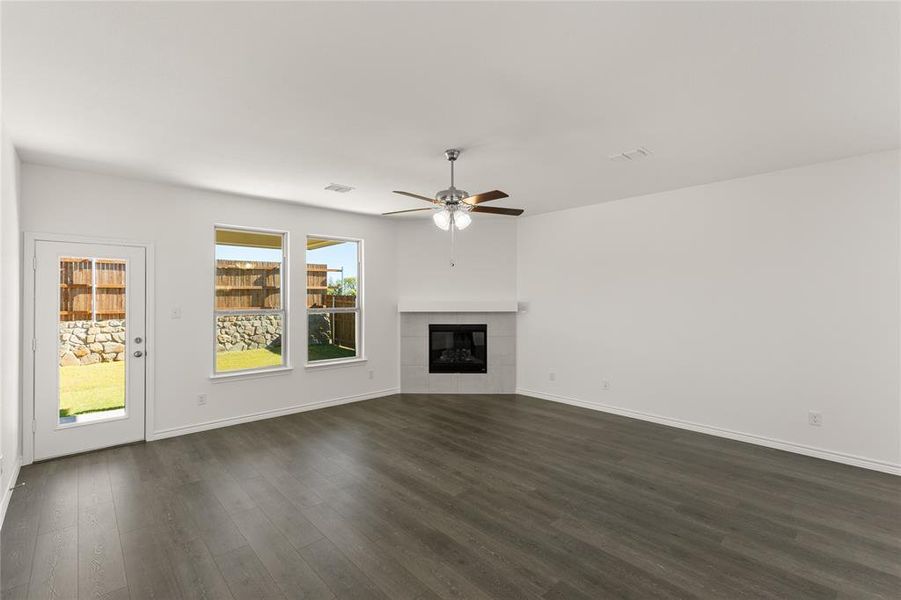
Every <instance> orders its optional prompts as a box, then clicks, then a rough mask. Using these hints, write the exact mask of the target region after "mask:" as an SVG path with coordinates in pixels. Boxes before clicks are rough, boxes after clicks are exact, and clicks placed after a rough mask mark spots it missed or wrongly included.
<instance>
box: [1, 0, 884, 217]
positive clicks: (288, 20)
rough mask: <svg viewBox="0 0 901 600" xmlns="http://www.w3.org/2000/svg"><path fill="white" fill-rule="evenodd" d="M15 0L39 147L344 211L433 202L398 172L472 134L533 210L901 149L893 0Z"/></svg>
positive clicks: (422, 180)
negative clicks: (618, 156)
mask: <svg viewBox="0 0 901 600" xmlns="http://www.w3.org/2000/svg"><path fill="white" fill-rule="evenodd" d="M2 11H3V15H2V36H3V37H2V43H3V48H2V60H3V63H2V71H3V72H2V76H3V80H2V83H3V96H4V97H3V110H4V114H3V119H4V122H5V126H6V127H7V128H8V131H9V132H10V134H11V136H12V139H13V141H14V143H15V144H16V145H17V146H18V147H19V148H20V152H21V154H22V156H23V158H24V159H25V160H31V161H35V162H44V163H48V162H49V163H53V164H61V165H63V166H78V167H87V168H89V169H94V170H103V171H110V172H114V173H124V174H130V175H135V176H139V177H146V178H153V179H159V180H164V181H171V182H175V183H181V184H187V185H192V186H198V187H202V188H210V189H216V190H225V191H229V192H236V193H241V194H250V195H255V196H262V197H271V198H279V199H285V200H294V201H298V202H303V203H307V204H313V205H319V206H326V207H330V208H337V209H341V210H353V211H360V212H370V213H378V212H382V211H387V210H399V209H403V208H419V206H420V205H419V204H417V201H416V200H412V199H405V198H403V197H400V196H395V195H393V194H391V190H394V189H403V190H409V191H412V192H417V193H420V194H424V195H432V194H434V192H435V191H437V190H438V189H441V188H443V187H446V186H447V183H448V173H447V166H446V163H445V162H444V158H443V154H442V153H443V150H444V149H445V148H447V147H451V146H459V147H462V148H463V149H464V153H463V155H462V156H461V158H460V161H459V162H458V163H457V184H458V187H462V188H464V189H466V190H468V191H470V192H472V193H477V192H482V191H487V190H490V189H495V188H499V189H502V190H504V191H506V192H508V193H509V194H510V196H511V198H509V199H507V200H504V201H499V202H495V203H494V205H496V206H515V207H521V208H525V209H526V211H527V212H526V214H534V213H538V212H546V211H550V210H557V209H561V208H567V207H572V206H579V205H584V204H592V203H596V202H601V201H606V200H613V199H617V198H624V197H629V196H635V195H639V194H645V193H650V192H655V191H661V190H666V189H674V188H679V187H684V186H688V185H694V184H699V183H705V182H711V181H716V180H722V179H729V178H734V177H739V176H744V175H750V174H754V173H761V172H765V171H771V170H776V169H782V168H788V167H792V166H798V165H802V164H809V163H813V162H819V161H823V160H829V159H833V158H838V157H842V156H848V155H853V154H861V153H866V152H872V151H878V150H883V149H888V148H893V147H897V146H898V144H899V105H901V98H899V72H901V64H899V5H898V4H897V3H894V2H892V3H881V4H879V3H877V4H870V3H855V2H848V3H822V4H820V3H806V2H801V3H707V4H704V3H691V4H681V3H640V2H639V3H573V4H569V3H567V4H563V3H547V4H539V3H530V4H519V3H497V4H476V3H449V4H445V3H397V4H395V3H366V4H356V3H328V4H312V3H272V4H270V3H224V2H217V3H204V2H201V3H148V4H141V3H131V2H121V3H120V2H112V3H106V4H93V3H48V4H43V3H36V2H30V3H10V2H4V3H3V5H2ZM636 146H646V147H648V148H650V149H651V150H652V151H653V153H654V154H653V156H652V157H650V158H648V159H646V160H642V161H638V162H631V163H630V162H625V163H622V162H619V163H618V162H610V161H608V160H607V158H606V157H607V156H608V155H609V154H612V153H615V152H621V151H624V150H629V149H632V148H635V147H636ZM331 182H336V183H342V184H347V185H351V186H354V187H355V188H356V190H355V191H353V192H351V193H349V194H343V195H342V194H336V193H334V192H327V191H324V190H323V189H322V188H323V187H324V186H326V185H328V184H329V183H331Z"/></svg>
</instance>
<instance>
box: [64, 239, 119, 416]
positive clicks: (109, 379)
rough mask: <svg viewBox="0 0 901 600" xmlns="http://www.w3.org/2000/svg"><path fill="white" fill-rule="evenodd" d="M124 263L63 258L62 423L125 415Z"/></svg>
mask: <svg viewBox="0 0 901 600" xmlns="http://www.w3.org/2000/svg"><path fill="white" fill-rule="evenodd" d="M125 269H126V263H125V261H124V260H114V259H106V258H103V259H101V258H80V257H79V258H68V257H66V258H61V259H60V263H59V422H60V423H61V424H70V423H80V422H84V421H95V420H101V419H107V418H112V417H120V416H124V415H125V340H126V335H127V334H126V331H125Z"/></svg>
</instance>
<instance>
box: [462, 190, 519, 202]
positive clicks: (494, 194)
mask: <svg viewBox="0 0 901 600" xmlns="http://www.w3.org/2000/svg"><path fill="white" fill-rule="evenodd" d="M507 197H508V196H507V194H505V193H504V192H502V191H500V190H494V191H491V192H485V193H484V194H476V195H475V196H470V197H469V198H466V199H464V200H463V202H465V203H466V204H481V203H482V202H488V201H489V200H500V199H501V198H507Z"/></svg>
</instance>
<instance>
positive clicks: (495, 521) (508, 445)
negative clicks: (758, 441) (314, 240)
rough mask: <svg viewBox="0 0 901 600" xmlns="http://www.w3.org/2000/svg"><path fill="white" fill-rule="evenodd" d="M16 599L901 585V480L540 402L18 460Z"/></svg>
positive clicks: (631, 593)
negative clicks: (43, 459) (21, 466)
mask: <svg viewBox="0 0 901 600" xmlns="http://www.w3.org/2000/svg"><path fill="white" fill-rule="evenodd" d="M19 482H25V483H26V484H27V485H26V486H25V487H22V488H18V489H17V490H16V491H15V492H14V494H13V497H12V501H11V504H10V507H9V512H8V515H7V518H6V524H5V526H4V527H3V531H2V572H0V579H2V581H0V587H2V591H3V598H10V599H12V598H42V599H43V598H92V599H94V598H96V599H100V598H106V599H122V598H131V600H138V599H142V598H156V599H163V600H167V599H175V598H206V599H213V600H218V599H228V598H235V599H252V600H260V599H266V598H278V599H284V598H389V599H392V600H424V599H426V598H473V599H479V598H483V599H484V598H515V599H524V598H544V599H548V600H550V599H565V600H580V599H584V598H642V599H644V598H692V597H697V598H723V599H738V598H787V599H801V598H899V597H901V478H898V477H893V476H890V475H884V474H879V473H874V472H870V471H865V470H862V469H856V468H853V467H847V466H843V465H838V464H834V463H829V462H825V461H820V460H816V459H811V458H806V457H802V456H797V455H793V454H788V453H784V452H779V451H775V450H769V449H766V448H760V447H757V446H752V445H748V444H742V443H738V442H731V441H727V440H723V439H719V438H714V437H709V436H705V435H701V434H695V433H691V432H687V431H682V430H678V429H672V428H668V427H663V426H658V425H654V424H650V423H645V422H641V421H635V420H630V419H626V418H622V417H617V416H612V415H607V414H604V413H600V412H593V411H589V410H584V409H580V408H575V407H571V406H566V405H561V404H554V403H550V402H545V401H542V400H536V399H532V398H526V397H522V396H450V395H431V396H425V395H403V396H393V397H389V398H383V399H379V400H370V401H367V402H360V403H357V404H350V405H345V406H338V407H334V408H328V409H324V410H319V411H315V412H307V413H300V414H296V415H291V416H287V417H281V418H277V419H271V420H267V421H258V422H256V423H250V424H246V425H240V426H236V427H229V428H227V429H218V430H213V431H208V432H204V433H199V434H195V435H190V436H184V437H178V438H172V439H168V440H163V441H159V442H153V443H149V444H136V445H131V446H125V447H120V448H114V449H110V450H104V451H100V452H94V453H90V454H86V455H81V456H76V457H70V458H64V459H59V460H54V461H49V462H45V463H41V464H36V465H32V466H29V467H27V468H24V469H22V472H21V475H20V477H19Z"/></svg>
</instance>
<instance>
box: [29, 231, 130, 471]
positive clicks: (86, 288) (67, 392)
mask: <svg viewBox="0 0 901 600" xmlns="http://www.w3.org/2000/svg"><path fill="white" fill-rule="evenodd" d="M145 260H146V257H145V249H144V248H143V247H138V246H125V245H113V244H84V243H77V242H57V241H36V242H35V264H34V267H35V290H34V292H35V294H34V321H35V322H34V336H35V338H34V340H35V345H34V375H35V380H34V420H35V423H34V458H35V460H41V459H46V458H52V457H54V456H63V455H66V454H74V453H77V452H85V451H88V450H95V449H98V448H105V447H109V446H115V445H118V444H125V443H128V442H134V441H137V440H142V439H144V390H145V367H144V364H145V356H146V343H147V341H146V331H145V311H146V282H145V269H146V264H145Z"/></svg>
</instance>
